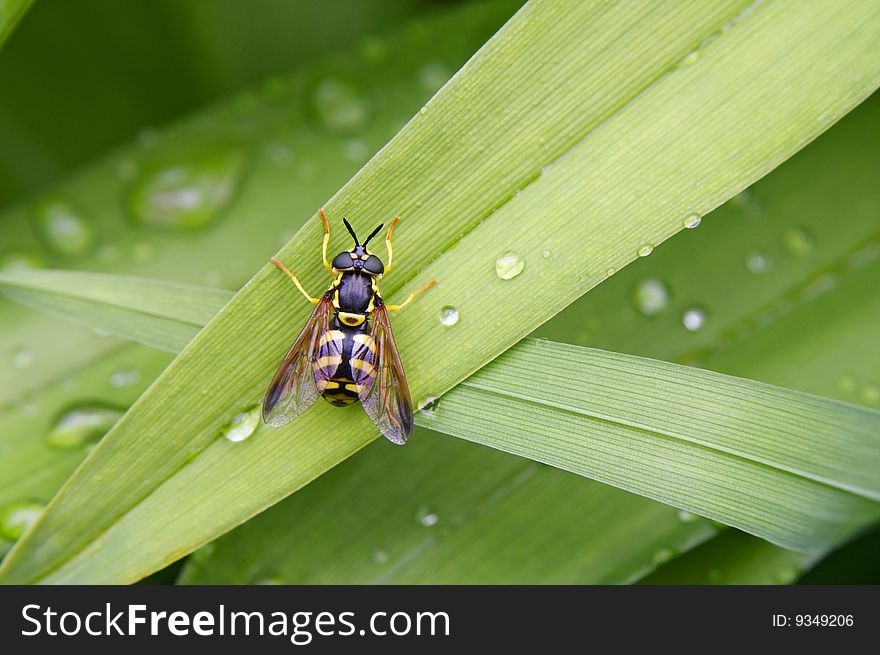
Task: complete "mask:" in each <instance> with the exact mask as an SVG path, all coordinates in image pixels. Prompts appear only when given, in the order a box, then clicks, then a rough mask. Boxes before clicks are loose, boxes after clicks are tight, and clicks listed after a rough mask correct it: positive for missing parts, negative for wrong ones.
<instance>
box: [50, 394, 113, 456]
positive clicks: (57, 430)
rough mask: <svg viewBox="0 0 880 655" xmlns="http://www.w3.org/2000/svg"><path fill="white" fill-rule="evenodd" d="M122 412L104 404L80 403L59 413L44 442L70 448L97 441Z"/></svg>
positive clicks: (64, 448) (66, 448) (55, 446)
mask: <svg viewBox="0 0 880 655" xmlns="http://www.w3.org/2000/svg"><path fill="white" fill-rule="evenodd" d="M121 417H122V412H121V411H120V410H118V409H115V408H113V407H107V406H104V405H91V404H87V405H80V406H78V407H74V408H71V409H68V410H66V411H64V412H62V413H61V415H60V416H59V417H58V419H57V420H56V421H55V423H54V424H53V425H52V428H51V429H50V430H49V434H48V435H47V436H46V442H47V443H48V444H49V445H50V446H51V447H52V448H59V449H62V450H71V449H74V448H81V447H82V446H85V445H87V444H94V443H97V442H98V441H99V440H100V439H101V437H103V436H104V435H105V434H107V432H108V431H109V430H110V428H112V427H113V426H114V425H116V422H117V421H118V420H119V419H120V418H121Z"/></svg>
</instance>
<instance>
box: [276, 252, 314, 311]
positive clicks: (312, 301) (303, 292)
mask: <svg viewBox="0 0 880 655" xmlns="http://www.w3.org/2000/svg"><path fill="white" fill-rule="evenodd" d="M269 261H270V262H272V263H273V264H275V266H277V267H278V268H280V269H281V270H282V271H284V272H285V273H287V277H289V278H290V279H291V280H293V283H294V284H295V285H296V288H297V289H299V292H300V293H301V294H302V295H304V296H305V297H306V298H307V299H308V301H309V302H310V303H312V304H313V305H317V304H318V303H319V302H321V299H320V298H312V297H311V296H310V295H309V293H308V291H306V290H305V289H304V288H303V285H302V284H300V281H299V280H297V279H296V275H294V274H293V273H291V272H290V271H289V270H287V267H286V266H285V265H284V264H282V263H281V262H279V261H278V260H277V259H275V258H274V257H272V258H271V259H270V260H269Z"/></svg>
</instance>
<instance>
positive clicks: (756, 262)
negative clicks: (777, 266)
mask: <svg viewBox="0 0 880 655" xmlns="http://www.w3.org/2000/svg"><path fill="white" fill-rule="evenodd" d="M771 266H773V260H772V259H770V258H769V257H768V256H767V255H765V254H763V253H760V252H750V253H749V254H748V256H747V257H746V268H747V269H749V271H750V272H751V273H757V274H760V273H766V272H767V271H769V270H770V267H771Z"/></svg>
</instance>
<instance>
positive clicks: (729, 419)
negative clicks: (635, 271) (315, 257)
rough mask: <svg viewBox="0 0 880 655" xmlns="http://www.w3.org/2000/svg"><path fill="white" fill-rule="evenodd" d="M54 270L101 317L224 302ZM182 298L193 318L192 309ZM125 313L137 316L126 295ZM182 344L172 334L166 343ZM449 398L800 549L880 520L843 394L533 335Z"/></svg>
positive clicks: (879, 424)
mask: <svg viewBox="0 0 880 655" xmlns="http://www.w3.org/2000/svg"><path fill="white" fill-rule="evenodd" d="M38 277H40V276H38ZM42 277H43V278H46V277H48V283H47V284H45V285H41V286H38V287H37V289H38V291H37V292H38V293H42V292H43V289H44V288H47V287H49V286H50V285H51V286H53V287H54V288H56V289H59V290H63V291H65V292H66V293H67V294H70V295H75V294H76V293H77V290H78V289H80V290H83V291H84V294H83V295H87V296H88V298H86V299H85V300H80V301H79V302H80V307H79V310H80V312H81V313H83V314H89V313H91V314H93V315H97V312H90V310H89V302H88V300H89V298H90V299H92V300H93V301H94V299H98V300H99V301H100V302H103V303H106V302H111V301H114V300H116V301H118V299H119V298H120V297H130V298H143V299H144V308H143V309H148V310H150V312H151V315H152V316H153V317H155V318H156V319H159V320H164V317H163V316H162V313H163V309H164V308H165V307H167V308H168V311H167V314H168V319H167V320H168V321H169V322H170V321H172V320H174V319H177V320H182V317H185V318H186V319H187V320H188V321H190V324H192V323H193V322H196V321H197V317H198V313H199V312H201V313H203V314H210V313H211V311H212V308H213V309H214V310H216V309H217V308H219V306H220V304H221V303H222V302H223V298H224V297H225V296H224V294H223V293H220V292H216V291H213V290H205V291H204V292H202V293H200V291H199V289H198V288H197V287H187V288H181V287H180V286H179V285H167V284H157V283H155V282H153V281H149V280H148V281H140V280H137V279H134V278H123V279H117V278H113V277H111V276H88V275H84V274H81V273H70V274H66V273H64V272H54V273H51V274H48V275H47V274H46V273H43V274H42ZM68 278H69V279H68ZM44 281H45V279H44ZM0 282H2V278H0ZM33 286H36V285H33V284H32V287H33ZM169 291H171V292H169ZM174 291H177V292H178V293H177V295H176V296H175V294H174V293H173V292H174ZM180 301H182V303H183V305H184V308H186V307H188V308H192V313H191V314H189V315H186V316H185V314H186V313H185V312H184V311H181V309H182V308H181V306H180V305H179V304H178V303H179V302H180ZM116 307H117V308H118V309H119V311H120V312H125V311H126V307H123V306H122V305H121V302H117V305H116ZM135 310H138V311H137V313H136V311H135ZM128 311H129V313H130V315H131V316H130V318H129V317H126V316H124V315H121V314H120V315H116V316H114V317H112V319H113V322H112V323H110V324H108V325H107V329H110V330H114V331H118V333H119V334H121V335H123V336H124V335H125V329H126V327H127V326H128V325H137V324H139V322H140V320H139V319H140V313H139V312H140V311H141V308H139V307H132V306H129V307H128ZM141 334H142V331H141V330H138V332H137V334H136V335H134V336H136V337H138V338H141ZM172 342H173V338H171V337H168V338H167V339H166V342H165V344H163V345H167V346H170V345H172ZM561 371H576V372H577V374H576V375H570V376H566V378H565V379H566V383H565V393H564V394H560V388H559V380H560V372H561ZM442 405H443V409H442V411H432V412H430V413H427V414H424V413H422V414H420V416H419V423H420V424H421V425H424V426H427V427H431V428H432V429H434V430H439V431H441V432H446V433H448V434H453V435H455V436H458V437H462V438H465V439H469V440H472V441H476V442H478V443H482V444H484V445H488V446H492V447H494V448H498V449H500V450H504V451H506V452H511V453H513V454H516V455H520V456H524V457H527V458H529V459H533V460H536V461H539V462H543V463H546V464H551V465H553V466H556V467H558V468H562V469H565V470H567V471H571V472H574V473H578V474H580V475H584V476H586V477H590V478H593V479H597V480H599V481H601V482H605V483H608V484H611V485H614V486H617V487H621V488H623V489H626V490H628V491H633V492H635V493H638V494H641V495H644V496H648V497H649V498H653V499H655V500H659V501H662V502H664V503H667V504H670V505H674V506H675V507H679V508H681V509H684V510H687V511H691V512H695V513H697V514H700V515H701V516H706V517H709V518H712V519H715V520H718V521H721V522H723V523H726V524H728V525H733V526H736V527H739V528H741V529H743V530H746V531H748V532H750V533H753V534H756V535H758V536H761V537H763V538H765V539H768V540H770V541H772V542H775V543H778V544H782V545H784V546H787V547H789V548H796V549H801V550H807V549H818V548H823V547H824V548H827V547H829V546H830V545H831V544H833V543H835V542H837V541H840V540H841V539H843V538H845V537H846V536H847V535H848V534H851V533H852V532H853V531H854V530H855V529H857V528H858V527H860V526H862V525H864V524H865V523H867V522H869V521H871V520H873V519H875V518H876V517H877V516H880V505H877V504H876V503H872V502H868V501H866V500H865V499H869V500H874V501H876V500H880V479H878V478H877V475H876V471H877V469H878V466H880V443H878V441H877V438H876V435H877V434H878V433H880V413H878V412H874V411H872V410H868V409H862V408H858V407H855V406H852V405H847V404H844V403H840V402H837V401H832V400H827V399H823V398H819V397H815V396H808V395H806V394H802V393H800V392H796V391H789V390H786V389H781V388H778V387H772V386H770V385H766V384H763V383H759V382H752V381H748V380H743V379H737V378H731V377H727V376H723V375H719V374H717V373H712V372H710V371H702V370H698V369H693V368H690V367H686V366H680V365H676V364H669V363H665V362H659V361H656V360H648V359H645V358H640V357H633V356H631V355H622V354H615V353H609V352H604V351H600V350H595V349H589V348H583V347H579V346H567V345H564V344H555V343H550V342H544V341H536V340H531V339H527V340H525V341H523V342H521V343H520V344H517V345H516V346H515V347H513V348H511V349H510V350H508V351H507V352H506V353H504V354H503V355H502V356H500V357H499V358H498V359H496V360H495V361H494V362H492V363H490V364H489V365H487V366H486V367H484V368H483V369H481V370H480V371H478V372H477V373H476V374H474V375H473V376H471V377H470V378H468V379H467V380H465V381H464V382H462V383H461V384H459V385H458V386H457V387H455V388H454V389H453V390H452V391H450V392H449V393H448V394H446V395H445V396H444V397H443V402H442ZM841 491H843V492H850V493H840V492H841ZM857 496H863V498H858V497H857Z"/></svg>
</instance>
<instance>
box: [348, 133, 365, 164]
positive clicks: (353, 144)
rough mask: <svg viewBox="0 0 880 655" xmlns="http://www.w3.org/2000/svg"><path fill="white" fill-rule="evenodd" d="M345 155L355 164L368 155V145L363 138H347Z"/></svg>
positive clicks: (361, 161) (363, 160)
mask: <svg viewBox="0 0 880 655" xmlns="http://www.w3.org/2000/svg"><path fill="white" fill-rule="evenodd" d="M345 156H346V157H347V158H348V159H349V160H350V161H353V162H354V163H356V164H360V163H363V162H365V161H366V160H367V157H369V156H370V146H368V145H367V142H366V141H364V140H363V139H349V140H348V141H346V143H345Z"/></svg>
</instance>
